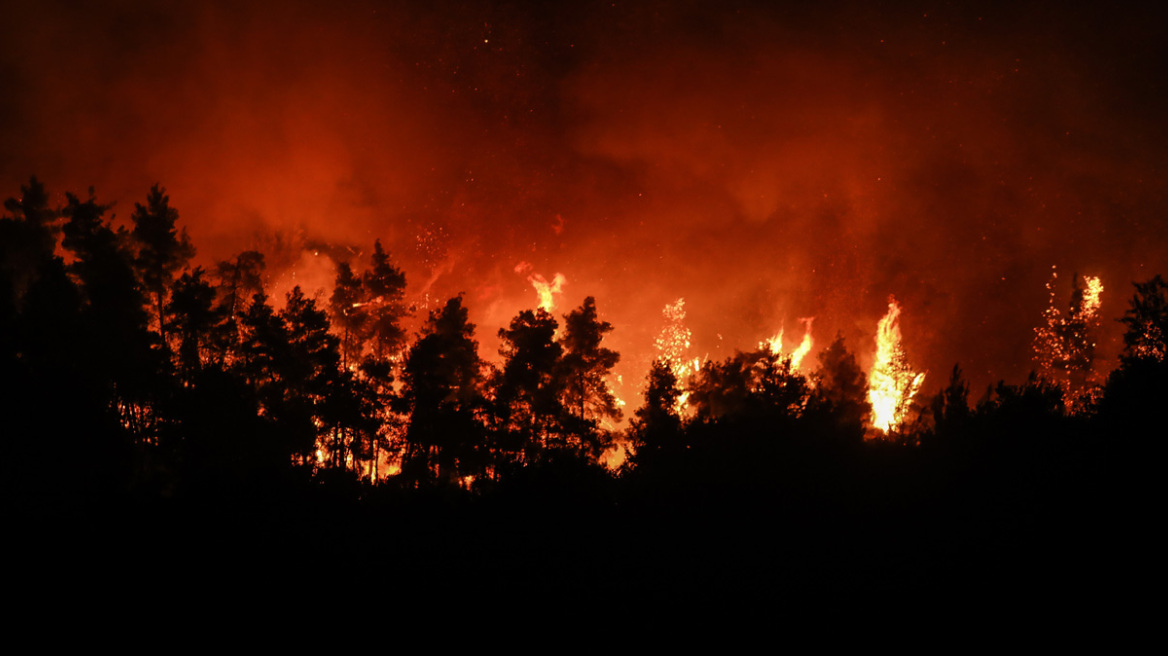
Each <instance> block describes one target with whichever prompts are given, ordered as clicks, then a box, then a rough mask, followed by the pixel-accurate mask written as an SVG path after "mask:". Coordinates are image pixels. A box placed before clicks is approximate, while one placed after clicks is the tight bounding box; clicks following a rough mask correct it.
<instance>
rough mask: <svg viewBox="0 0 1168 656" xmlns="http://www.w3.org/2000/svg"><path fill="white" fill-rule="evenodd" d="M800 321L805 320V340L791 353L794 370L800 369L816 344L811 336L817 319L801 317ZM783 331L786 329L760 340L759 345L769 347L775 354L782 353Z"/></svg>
mask: <svg viewBox="0 0 1168 656" xmlns="http://www.w3.org/2000/svg"><path fill="white" fill-rule="evenodd" d="M799 321H801V322H803V327H804V332H803V340H802V341H801V342H799V346H798V347H797V348H796V349H795V350H794V351H792V352H791V355H790V357H791V369H792V370H793V371H795V370H798V369H799V365H800V364H802V362H803V358H805V357H807V354H808V353H810V352H811V347H812V346H813V345H814V344H815V340H813V339H812V338H811V322H813V321H815V317H809V318H806V319H800V320H799ZM783 331H784V329H782V328H780V329H779V332H778V334H777V335H775V336H774V337H772V338H770V339H768V340H765V341H763V342H760V343H759V345H758V347H759V348H762V349H767V350H769V351H770V352H771V353H772V354H774V355H782V354H783Z"/></svg>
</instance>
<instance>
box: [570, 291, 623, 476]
mask: <svg viewBox="0 0 1168 656" xmlns="http://www.w3.org/2000/svg"><path fill="white" fill-rule="evenodd" d="M610 332H612V324H611V323H609V322H607V321H600V320H599V319H598V318H597V313H596V299H594V298H593V297H591V296H589V297H587V298H585V299H584V303H583V304H582V305H581V306H580V307H578V308H576V309H575V310H572V311H571V312H570V313H568V314H567V315H566V316H565V317H564V336H563V337H562V338H561V339H560V344H561V345H562V346H563V350H564V355H563V361H562V365H561V367H562V372H563V373H562V376H563V381H564V395H563V398H564V401H563V402H564V408H565V410H566V411H567V419H568V421H566V423H568V428H569V431H570V432H572V433H575V434H576V435H577V436H578V438H579V440H580V447H581V448H582V449H583V450H584V452H585V453H587V454H589V455H590V456H591V457H593V458H595V457H597V456H599V455H600V453H601V452H602V451H603V450H604V449H605V448H607V447H608V445H609V442H611V436H610V435H609V434H608V433H607V432H606V431H602V430H600V422H601V421H603V420H605V419H611V420H614V421H619V420H620V418H621V411H620V408H619V407H618V406H617V403H616V397H615V396H613V393H612V390H610V389H609V388H608V381H607V380H606V379H607V377H608V376H609V374H611V372H612V368H613V367H615V366H616V364H617V362H619V361H620V354H619V353H617V352H616V351H613V350H612V349H608V348H605V347H603V346H601V343H602V342H603V341H604V336H605V335H606V334H608V333H610Z"/></svg>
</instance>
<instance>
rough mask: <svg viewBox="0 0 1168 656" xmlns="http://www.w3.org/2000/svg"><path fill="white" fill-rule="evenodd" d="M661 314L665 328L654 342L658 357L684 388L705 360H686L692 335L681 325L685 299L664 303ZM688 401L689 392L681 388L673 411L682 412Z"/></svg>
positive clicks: (683, 317) (683, 316)
mask: <svg viewBox="0 0 1168 656" xmlns="http://www.w3.org/2000/svg"><path fill="white" fill-rule="evenodd" d="M661 314H662V315H664V317H665V327H664V328H662V329H661V334H660V335H658V336H657V340H656V342H655V345H656V347H657V353H658V354H659V355H658V357H659V358H660V359H661V360H663V361H664V362H665V364H666V365H667V366H668V367H669V369H670V370H671V371H672V372H673V375H674V376H675V377H676V378H677V382H678V383H679V384H680V385H682V386H684V385H685V381H687V380H688V379H689V377H690V376H692V375H693V374H694V373H696V372H697V371H698V370H699V369H701V368H702V363H703V361H704V360H705V358H702V357H696V358H693V359H692V360H690V359H687V356H686V351H688V350H689V347H690V340H691V339H692V338H693V333H692V332H690V329H689V328H686V327H685V324H684V323H682V322H683V321H685V299H684V298H679V299H677V300H676V301H674V302H673V303H666V304H665V308H664V309H662V310H661ZM688 400H689V391H688V390H686V389H684V388H683V389H682V390H681V395H680V396H678V397H677V404H676V405H675V406H674V409H675V410H677V412H679V413H681V412H683V411H684V410H685V408H686V407H687V405H688V403H687V402H688Z"/></svg>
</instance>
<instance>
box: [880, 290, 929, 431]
mask: <svg viewBox="0 0 1168 656" xmlns="http://www.w3.org/2000/svg"><path fill="white" fill-rule="evenodd" d="M924 382H925V374H924V373H917V372H915V371H913V370H912V369H911V368H910V367H909V364H908V360H907V358H906V357H905V353H904V347H902V346H901V344H900V305H899V304H897V302H896V299H895V298H889V301H888V313H887V314H885V315H884V318H883V319H881V320H880V323H879V324H878V325H877V328H876V361H875V363H873V365H872V373H871V374H870V375H869V376H868V403H869V404H870V405H871V406H872V425H873V426H875V427H876V429H877V430H879V431H880V432H882V433H888V432H889V431H893V430H896V429H897V428H899V427H900V426H901V425H902V424H903V423H904V420H905V416H906V415H907V413H908V409H909V406H910V404H911V403H912V399H913V397H914V396H916V393H917V391H918V390H920V388H921V384H922V383H924Z"/></svg>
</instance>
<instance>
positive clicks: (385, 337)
mask: <svg viewBox="0 0 1168 656" xmlns="http://www.w3.org/2000/svg"><path fill="white" fill-rule="evenodd" d="M372 264H373V266H372V267H371V268H370V269H369V270H367V271H366V272H365V274H364V276H362V282H363V283H364V288H365V294H366V296H367V297H368V303H369V321H370V325H369V328H370V331H371V335H370V336H371V338H372V340H373V354H374V355H375V356H377V357H378V358H386V357H389V356H390V355H392V354H395V353H397V352H398V351H400V350H401V348H402V346H403V345H404V344H405V341H406V333H405V329H404V328H403V327H402V325H401V322H402V320H403V319H405V318H406V317H407V316H408V315H409V310H408V308H406V306H405V296H406V274H405V273H403V272H402V271H401V269H398V268H397V267H395V266H394V265H393V263H392V262H391V261H390V259H389V254H388V253H386V252H385V251H384V250H383V249H382V248H381V241H380V240H377V241H374V242H373V256H372Z"/></svg>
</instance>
